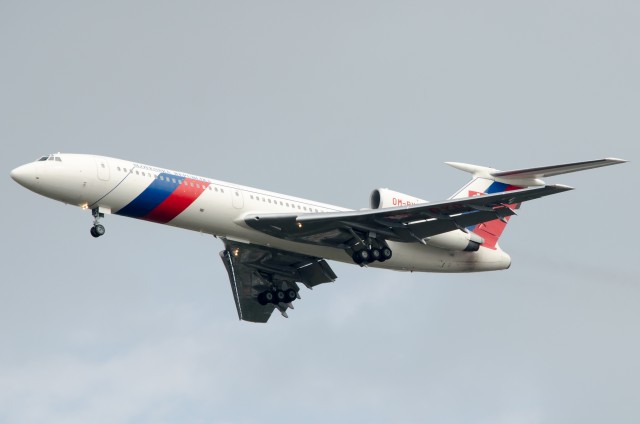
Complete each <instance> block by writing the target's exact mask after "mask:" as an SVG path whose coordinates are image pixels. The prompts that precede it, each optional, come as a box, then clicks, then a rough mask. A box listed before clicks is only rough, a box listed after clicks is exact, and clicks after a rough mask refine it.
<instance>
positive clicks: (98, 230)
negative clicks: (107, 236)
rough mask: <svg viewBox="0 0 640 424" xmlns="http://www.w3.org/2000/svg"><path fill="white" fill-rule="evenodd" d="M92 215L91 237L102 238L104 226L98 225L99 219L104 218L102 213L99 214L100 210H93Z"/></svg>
mask: <svg viewBox="0 0 640 424" xmlns="http://www.w3.org/2000/svg"><path fill="white" fill-rule="evenodd" d="M91 213H92V215H93V227H91V231H90V232H91V235H92V236H93V237H95V238H98V237H100V236H103V235H104V233H105V232H106V230H105V229H104V226H103V225H102V224H100V218H104V213H103V212H100V208H95V209H92V210H91Z"/></svg>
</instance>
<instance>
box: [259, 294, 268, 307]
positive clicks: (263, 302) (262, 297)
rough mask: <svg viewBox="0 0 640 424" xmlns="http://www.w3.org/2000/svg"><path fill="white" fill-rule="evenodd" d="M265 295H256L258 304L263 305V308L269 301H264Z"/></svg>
mask: <svg viewBox="0 0 640 424" xmlns="http://www.w3.org/2000/svg"><path fill="white" fill-rule="evenodd" d="M265 295H266V293H264V292H263V293H260V294H259V295H258V303H259V304H261V305H263V306H264V305H266V304H267V303H269V301H268V300H267V299H266V296H265Z"/></svg>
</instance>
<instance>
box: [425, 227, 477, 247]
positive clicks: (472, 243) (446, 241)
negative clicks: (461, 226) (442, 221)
mask: <svg viewBox="0 0 640 424" xmlns="http://www.w3.org/2000/svg"><path fill="white" fill-rule="evenodd" d="M424 242H425V243H426V244H427V245H429V246H433V247H438V248H440V249H445V250H458V251H465V252H475V251H477V250H478V249H480V245H481V244H483V243H484V239H483V238H482V237H480V236H479V235H477V234H476V233H471V232H469V233H465V232H463V231H460V230H454V231H449V232H448V233H443V234H438V235H435V236H431V237H427V238H425V239H424Z"/></svg>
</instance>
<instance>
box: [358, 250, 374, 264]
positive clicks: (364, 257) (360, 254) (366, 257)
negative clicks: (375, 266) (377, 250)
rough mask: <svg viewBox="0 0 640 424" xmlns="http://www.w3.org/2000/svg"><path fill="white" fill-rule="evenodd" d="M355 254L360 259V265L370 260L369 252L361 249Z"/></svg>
mask: <svg viewBox="0 0 640 424" xmlns="http://www.w3.org/2000/svg"><path fill="white" fill-rule="evenodd" d="M356 254H357V255H358V257H359V258H360V263H364V262H369V260H370V258H371V252H369V251H368V250H367V249H362V250H360V251H358V253H356Z"/></svg>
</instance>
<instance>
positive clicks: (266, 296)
mask: <svg viewBox="0 0 640 424" xmlns="http://www.w3.org/2000/svg"><path fill="white" fill-rule="evenodd" d="M261 295H262V298H263V299H264V300H265V302H266V303H265V305H266V304H267V303H273V292H270V291H266V292H263V293H261Z"/></svg>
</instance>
